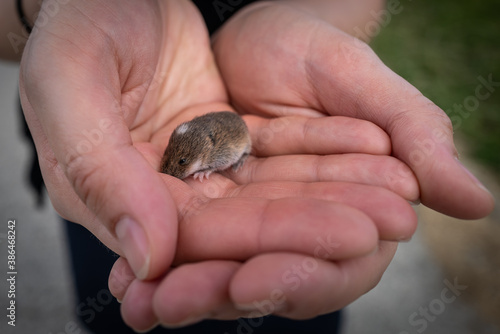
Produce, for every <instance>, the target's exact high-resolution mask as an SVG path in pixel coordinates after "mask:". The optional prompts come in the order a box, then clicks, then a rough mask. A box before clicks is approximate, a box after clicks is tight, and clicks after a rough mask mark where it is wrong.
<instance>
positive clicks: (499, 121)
mask: <svg viewBox="0 0 500 334" xmlns="http://www.w3.org/2000/svg"><path fill="white" fill-rule="evenodd" d="M389 1H390V0H389ZM389 1H388V2H389ZM400 6H402V10H401V12H400V13H399V14H396V15H392V16H391V21H390V22H389V24H387V26H386V27H385V28H383V29H382V31H381V33H380V34H379V35H378V36H376V37H375V38H374V39H373V41H372V43H371V46H372V47H373V48H374V50H375V51H376V53H377V54H378V55H379V56H380V58H381V59H382V60H383V61H384V62H385V63H386V64H387V65H388V66H389V67H390V68H391V69H393V70H394V71H395V72H396V73H398V74H399V75H401V76H402V77H404V78H405V79H406V80H408V81H409V82H410V83H412V84H413V85H414V86H416V87H417V88H418V89H419V90H420V91H421V92H422V93H423V94H424V95H425V96H427V97H428V98H430V99H431V100H432V101H434V102H435V103H436V104H437V105H438V106H439V107H441V108H442V109H443V110H445V111H446V112H447V113H448V114H449V115H450V116H453V113H455V116H457V115H459V114H458V113H456V111H455V112H454V111H453V110H454V105H455V104H456V105H466V104H467V103H469V107H468V108H469V109H470V110H471V112H470V116H468V117H464V116H461V117H459V119H457V120H456V121H455V122H453V123H454V130H455V137H457V136H458V137H460V138H462V139H463V140H462V141H464V142H465V143H466V146H467V150H468V151H469V152H470V153H471V154H472V156H473V157H474V158H475V159H477V160H479V161H480V162H481V163H483V164H485V165H486V166H488V167H489V168H490V169H491V170H493V171H494V173H495V174H496V175H497V176H499V177H500V85H499V86H497V87H494V89H495V91H494V92H492V93H491V95H490V96H489V97H488V98H486V99H484V100H479V99H475V94H476V93H475V90H476V87H477V86H478V85H480V84H481V82H480V81H479V80H478V77H479V76H481V77H483V78H484V79H485V80H488V76H490V75H491V76H492V79H493V81H495V82H500V1H498V0H485V1H478V2H472V1H460V2H458V1H452V0H440V1H422V0H413V1H412V0H401V1H400ZM480 92H481V94H486V92H487V90H485V88H482V89H481V90H480ZM466 99H468V100H467V101H465V100H466ZM476 100H477V101H478V102H479V105H478V106H477V108H476V106H475V105H474V102H475V101H476ZM464 101H465V103H464ZM463 110H464V111H465V112H467V109H465V107H464V109H463Z"/></svg>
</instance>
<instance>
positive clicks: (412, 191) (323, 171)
mask: <svg viewBox="0 0 500 334" xmlns="http://www.w3.org/2000/svg"><path fill="white" fill-rule="evenodd" d="M226 175H228V176H229V177H230V178H231V179H232V180H233V181H235V182H236V183H238V184H248V183H254V182H265V181H296V182H332V181H338V182H353V183H360V184H366V185H373V186H379V187H384V188H386V189H389V190H391V191H393V192H395V193H396V194H398V195H400V196H401V197H403V198H405V199H406V200H408V201H412V202H413V201H417V200H418V199H419V196H420V194H419V187H418V182H417V180H416V178H415V175H414V174H413V172H412V171H411V170H410V169H409V168H408V166H406V164H404V163H403V162H401V161H400V160H398V159H395V158H393V157H389V156H376V155H368V154H340V155H326V156H315V155H287V156H278V157H270V158H266V159H249V161H248V162H247V163H246V164H245V165H244V167H243V168H241V169H240V170H238V171H237V172H234V171H232V170H229V171H227V172H226Z"/></svg>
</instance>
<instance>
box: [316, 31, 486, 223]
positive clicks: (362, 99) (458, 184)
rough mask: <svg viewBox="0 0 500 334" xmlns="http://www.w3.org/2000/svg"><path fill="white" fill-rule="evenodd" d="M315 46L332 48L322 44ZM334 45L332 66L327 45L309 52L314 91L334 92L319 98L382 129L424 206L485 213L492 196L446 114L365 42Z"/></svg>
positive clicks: (461, 214) (468, 215)
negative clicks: (467, 162) (465, 157)
mask: <svg viewBox="0 0 500 334" xmlns="http://www.w3.org/2000/svg"><path fill="white" fill-rule="evenodd" d="M337 41H338V40H337ZM319 47H320V48H321V49H323V48H328V47H329V48H330V49H332V47H331V46H328V45H326V46H325V44H324V43H323V45H320V46H319ZM336 47H337V49H338V50H340V51H339V54H338V56H337V57H336V58H335V62H337V64H336V66H332V64H331V61H328V60H326V59H321V58H322V57H323V56H324V55H327V54H328V53H326V52H325V50H326V49H325V50H315V52H312V53H311V55H312V57H313V58H315V59H313V60H312V61H311V62H310V63H311V64H314V65H313V66H311V68H310V73H311V74H312V75H313V77H314V78H315V81H314V85H315V86H316V87H315V88H316V91H318V92H332V91H333V92H335V93H328V94H327V93H325V94H321V95H319V96H318V99H319V101H320V103H321V104H322V105H323V106H325V108H326V109H327V110H329V111H330V112H334V113H336V114H343V115H345V116H351V117H357V118H362V119H366V120H369V121H371V122H373V123H375V124H377V125H378V126H380V127H381V128H382V129H384V130H385V131H386V132H387V133H388V134H389V136H390V137H391V142H392V149H393V155H394V156H395V157H397V158H398V159H400V160H402V161H404V162H405V163H406V164H407V165H408V166H409V167H410V168H411V169H412V170H413V172H414V173H415V175H416V176H417V179H418V181H419V185H420V191H421V201H422V203H423V204H424V205H426V206H428V207H430V208H433V209H435V210H437V211H440V212H442V213H444V214H447V215H450V216H454V217H457V218H462V219H476V218H480V217H484V216H486V215H488V214H489V213H490V212H491V211H492V210H493V207H494V199H493V197H492V195H491V194H490V193H489V192H488V191H487V190H486V188H485V187H484V186H483V185H482V184H481V183H480V182H479V181H478V180H477V179H476V178H475V177H474V176H473V175H472V174H471V173H470V172H469V171H468V170H467V169H465V168H464V167H463V165H462V164H461V163H460V162H459V161H458V159H457V152H456V149H455V146H454V143H453V128H452V124H451V121H450V119H449V118H448V116H447V115H446V114H445V113H444V112H443V111H442V110H441V109H440V108H439V107H437V106H436V105H435V104H434V103H432V102H431V101H430V100H428V99H427V98H425V97H424V96H423V95H422V94H421V93H420V92H419V91H418V90H417V89H416V88H415V87H413V86H412V85H410V84H409V83H408V82H407V81H405V80H404V79H403V78H401V77H399V76H398V75H397V74H395V73H394V72H392V71H391V70H390V69H389V68H387V67H386V66H385V65H384V64H383V63H382V62H381V61H380V59H379V58H378V57H377V56H376V55H375V54H374V53H373V52H372V51H371V49H369V47H368V46H366V45H365V44H364V43H362V42H360V41H359V40H357V39H355V38H353V37H347V36H345V37H343V38H342V39H341V42H340V43H339V44H337V45H336ZM346 50H347V51H346ZM339 69H341V70H339ZM387 177H388V179H395V178H394V177H391V176H390V175H388V176H387Z"/></svg>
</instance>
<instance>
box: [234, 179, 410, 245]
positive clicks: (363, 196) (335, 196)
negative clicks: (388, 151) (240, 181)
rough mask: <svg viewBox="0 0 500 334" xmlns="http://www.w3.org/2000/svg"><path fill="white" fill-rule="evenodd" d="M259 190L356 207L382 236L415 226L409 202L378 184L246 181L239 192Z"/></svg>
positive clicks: (393, 236)
mask: <svg viewBox="0 0 500 334" xmlns="http://www.w3.org/2000/svg"><path fill="white" fill-rule="evenodd" d="M262 193H265V194H266V197H267V198H269V199H277V198H284V197H290V196H291V197H305V198H316V199H321V200H327V201H332V202H335V203H343V204H345V205H348V206H349V207H353V208H356V209H358V210H361V211H362V212H364V213H365V214H366V215H367V216H368V217H370V218H371V219H372V220H373V223H374V224H375V226H376V228H377V230H378V234H379V238H380V239H381V240H390V241H402V240H408V239H410V238H411V236H412V235H413V233H414V232H415V229H416V228H417V222H418V220H417V216H416V214H415V211H414V210H413V209H412V208H411V206H410V205H409V203H408V202H407V201H405V200H404V199H402V198H401V197H400V196H398V195H396V194H394V193H393V192H391V191H388V190H386V189H383V188H380V187H373V186H366V185H361V184H352V183H342V182H331V183H330V182H328V183H327V182H323V183H306V184H302V183H289V184H287V187H283V184H280V183H278V182H274V183H273V182H269V183H267V184H266V188H265V190H262V186H260V185H259V184H249V185H246V186H245V187H243V188H242V189H241V191H240V193H239V196H243V197H245V196H248V197H254V196H259V194H262ZM324 236H327V234H324Z"/></svg>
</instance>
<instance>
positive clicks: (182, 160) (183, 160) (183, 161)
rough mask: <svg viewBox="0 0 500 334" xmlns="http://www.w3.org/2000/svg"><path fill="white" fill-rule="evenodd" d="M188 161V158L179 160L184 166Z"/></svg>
mask: <svg viewBox="0 0 500 334" xmlns="http://www.w3.org/2000/svg"><path fill="white" fill-rule="evenodd" d="M186 163H187V160H186V158H182V159H181V160H179V165H181V166H184V165H185V164H186Z"/></svg>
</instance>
